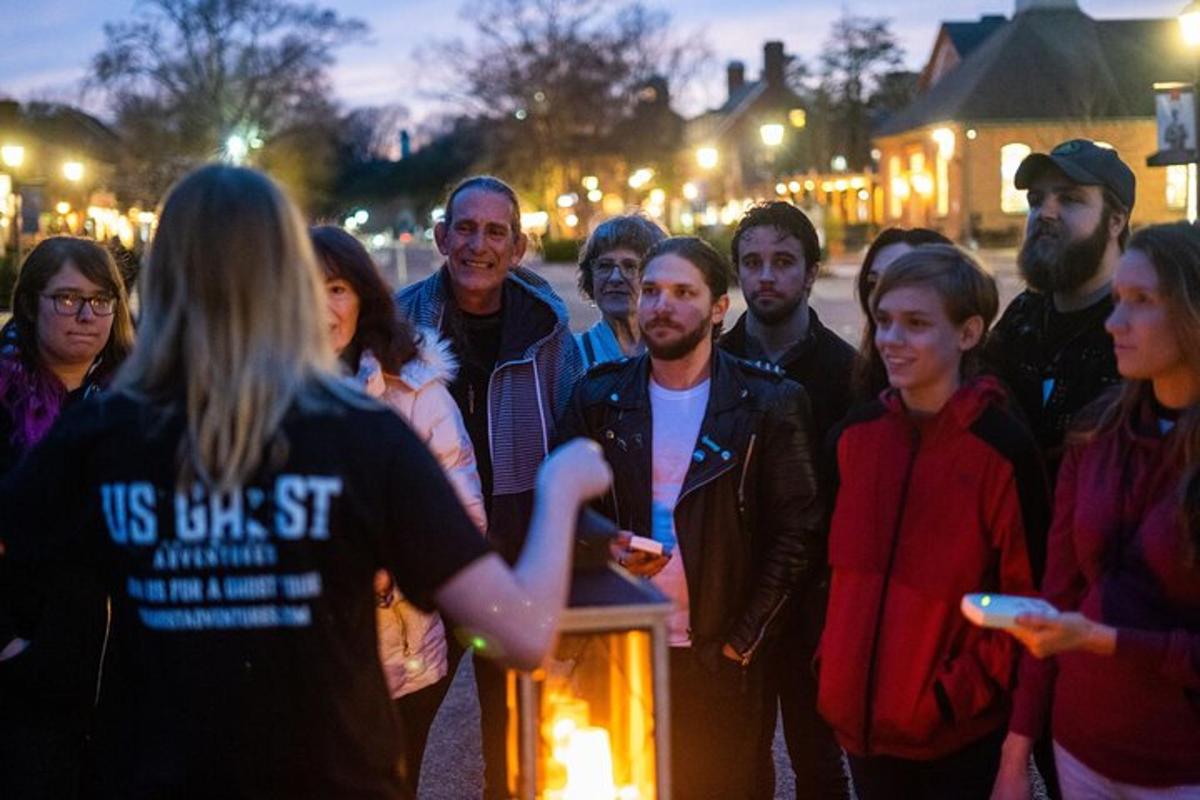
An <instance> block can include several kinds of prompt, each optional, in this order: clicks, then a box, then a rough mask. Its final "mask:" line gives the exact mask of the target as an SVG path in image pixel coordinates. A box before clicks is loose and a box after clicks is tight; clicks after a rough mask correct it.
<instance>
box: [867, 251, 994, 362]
mask: <svg viewBox="0 0 1200 800" xmlns="http://www.w3.org/2000/svg"><path fill="white" fill-rule="evenodd" d="M906 287H924V288H929V289H933V290H934V291H935V292H937V294H938V297H940V298H941V300H942V305H943V307H944V308H945V309H946V316H947V317H949V318H950V321H951V322H952V323H954V324H955V325H962V324H963V323H964V322H966V321H967V320H969V319H970V318H971V317H979V318H980V319H982V320H983V335H982V336H980V337H979V342H978V343H976V345H975V346H974V347H973V348H971V349H970V350H968V351H967V352H965V353H963V361H962V371H963V373H964V374H968V375H969V374H971V373H972V372H973V371H974V370H975V369H976V368H977V367H978V360H979V353H980V352H981V351H982V350H983V343H984V341H985V340H986V339H987V331H988V328H990V327H991V326H992V322H993V321H995V319H996V314H997V313H999V311H1000V292H999V290H997V288H996V279H995V278H993V277H992V276H991V275H989V274H988V272H987V270H985V269H984V268H983V267H981V266H980V265H979V262H978V261H976V260H975V259H974V257H972V256H971V255H970V254H969V253H967V251H965V250H963V249H962V248H961V247H956V246H955V245H952V244H923V245H920V246H918V247H917V248H916V249H914V250H913V251H912V252H911V253H905V254H904V255H902V256H900V257H899V258H898V259H896V261H895V262H894V263H893V264H892V265H891V266H890V267H888V270H887V272H885V273H883V275H881V276H880V278H879V283H878V284H876V286H875V291H873V292H871V312H872V314H874V313H875V312H876V311H878V310H879V301H880V300H881V299H883V297H884V296H885V295H886V294H887V293H888V292H891V291H894V290H896V289H902V288H906Z"/></svg>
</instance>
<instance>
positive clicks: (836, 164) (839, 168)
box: [829, 156, 850, 172]
mask: <svg viewBox="0 0 1200 800" xmlns="http://www.w3.org/2000/svg"><path fill="white" fill-rule="evenodd" d="M849 166H850V165H849V163H847V161H846V157H845V156H834V157H833V158H831V159H829V167H830V169H832V170H833V171H834V172H845V171H846V170H847V169H848V168H849Z"/></svg>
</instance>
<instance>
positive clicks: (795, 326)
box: [720, 200, 856, 800]
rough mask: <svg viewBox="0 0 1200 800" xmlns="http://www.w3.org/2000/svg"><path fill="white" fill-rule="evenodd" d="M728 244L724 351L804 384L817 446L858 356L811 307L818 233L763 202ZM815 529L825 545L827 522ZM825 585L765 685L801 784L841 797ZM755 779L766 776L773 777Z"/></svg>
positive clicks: (779, 206)
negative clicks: (821, 704)
mask: <svg viewBox="0 0 1200 800" xmlns="http://www.w3.org/2000/svg"><path fill="white" fill-rule="evenodd" d="M731 249H732V251H733V252H732V255H733V264H734V267H735V268H736V269H737V275H738V281H739V282H740V283H741V286H742V293H743V294H744V295H745V297H746V305H747V311H746V313H745V314H743V315H742V318H741V319H739V320H738V321H737V324H736V325H734V326H733V329H732V330H730V331H729V332H728V333H727V334H725V335H724V336H723V337H722V338H721V342H720V345H721V348H722V349H724V350H726V351H727V352H729V353H732V354H733V355H736V356H739V357H741V358H744V359H748V360H750V361H758V362H762V363H764V364H769V365H771V366H774V367H778V368H779V369H780V370H782V371H783V373H784V374H786V375H787V376H788V377H789V378H791V379H792V380H794V381H796V382H797V383H799V384H800V385H802V386H803V387H804V389H805V391H806V392H807V394H808V397H809V401H810V402H811V404H812V411H813V414H812V417H813V440H814V441H815V442H817V443H818V446H820V444H821V443H823V442H824V441H825V437H826V435H827V434H828V433H829V430H830V429H831V428H832V427H833V426H834V425H836V424H837V423H838V421H840V420H841V419H842V417H844V416H845V415H846V412H847V411H848V410H849V408H850V404H851V391H850V380H851V374H852V373H853V371H854V361H855V358H856V354H855V350H854V348H853V347H851V346H850V345H849V344H847V343H846V342H845V341H844V340H843V339H842V338H841V337H839V336H838V335H837V334H836V333H834V332H833V331H831V330H829V328H827V327H825V325H824V324H822V322H821V319H820V317H818V316H817V312H816V310H815V309H813V308H812V307H811V306H809V304H808V300H809V296H810V295H811V293H812V287H813V282H814V281H815V280H816V278H817V273H818V272H819V271H820V268H821V246H820V243H819V241H818V239H817V231H816V229H815V228H814V227H813V224H812V222H811V221H809V219H808V217H807V216H806V215H805V214H804V212H803V211H801V210H800V209H799V208H796V206H794V205H792V204H791V203H785V202H783V201H778V200H777V201H771V202H766V203H761V204H759V205H757V206H754V207H752V208H751V209H750V210H748V211H747V212H746V214H745V216H743V217H742V219H741V221H739V222H738V225H737V229H736V230H735V231H734V235H733V242H732V246H731ZM817 477H818V484H819V488H820V489H821V491H822V493H823V494H824V495H826V503H825V507H826V508H832V502H831V500H832V497H831V495H832V487H831V485H830V484H831V481H830V480H829V479H828V476H823V475H821V474H820V471H818V476H817ZM821 531H822V534H823V536H822V538H821V542H822V543H824V537H825V535H827V534H828V526H827V525H824V526H823V527H822V529H821ZM823 563H824V557H823V556H822V564H823ZM828 591H829V582H828V577H827V576H825V575H824V574H822V576H821V578H820V579H819V580H814V581H812V582H810V584H809V585H808V586H806V587H803V588H802V589H801V591H800V592H799V593H798V594H797V596H796V597H795V598H794V600H793V601H792V603H791V604H790V606H789V608H788V610H787V612H786V613H787V619H786V620H785V624H784V625H783V633H782V635H781V637H780V641H779V642H778V644H777V646H776V647H775V648H774V650H773V652H771V653H769V654H768V658H769V659H770V661H771V665H772V669H771V670H770V687H771V688H770V691H771V693H772V698H774V696H775V694H778V697H779V705H780V710H781V712H782V714H783V732H784V738H785V740H786V742H787V749H788V756H789V758H790V759H791V762H792V769H793V770H794V771H795V773H796V783H797V785H802V786H805V787H807V789H808V790H809V791H810V792H812V793H813V794H812V796H813V797H820V798H826V799H827V800H841V798H847V797H849V788H848V787H847V785H846V773H845V770H844V769H843V767H842V751H841V748H839V747H838V745H837V742H836V741H834V738H833V732H832V731H830V730H829V726H828V725H827V724H826V723H825V720H823V719H821V716H820V715H819V714H817V694H816V692H817V685H816V683H817V682H816V677H815V676H814V675H813V671H812V669H811V668H810V665H811V664H812V659H813V651H814V650H815V648H816V646H817V641H818V640H819V639H820V638H821V628H822V626H823V624H824V619H825V603H826V600H827V597H828ZM771 705H772V706H774V702H773V699H772V702H771ZM764 721H765V722H766V723H767V724H766V725H765V726H764V728H763V731H762V734H761V735H762V736H763V737H765V738H766V739H767V740H768V741H770V740H771V739H773V738H774V735H775V719H774V716H773V715H772V716H771V718H770V719H768V720H764ZM760 777H761V779H762V780H766V781H769V780H770V775H769V774H765V775H762V776H760Z"/></svg>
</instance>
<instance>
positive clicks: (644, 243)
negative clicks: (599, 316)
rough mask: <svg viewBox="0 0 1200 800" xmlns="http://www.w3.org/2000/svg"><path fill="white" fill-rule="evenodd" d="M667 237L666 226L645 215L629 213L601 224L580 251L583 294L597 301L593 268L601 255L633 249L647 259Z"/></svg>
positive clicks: (581, 288)
mask: <svg viewBox="0 0 1200 800" xmlns="http://www.w3.org/2000/svg"><path fill="white" fill-rule="evenodd" d="M666 238H667V232H666V231H664V230H663V229H662V226H661V225H659V224H658V223H657V222H655V221H654V220H652V219H650V218H649V217H646V216H643V215H642V214H625V215H623V216H620V217H613V218H612V219H607V220H605V221H604V222H601V223H600V224H599V225H597V226H596V230H594V231H592V235H591V236H589V237H588V238H587V241H586V242H584V245H583V247H582V248H580V250H579V291H580V292H581V293H582V294H583V295H584V296H585V297H587V298H588V299H589V300H594V299H596V298H595V296H594V295H593V293H592V283H593V281H592V267H593V266H594V264H595V262H596V259H597V258H599V257H600V256H602V255H604V254H605V253H611V252H612V251H613V250H632V251H633V252H635V253H637V254H638V256H640V257H642V258H644V257H645V255H646V253H647V252H648V251H649V250H650V248H651V247H653V246H654V245H656V244H658V243H659V242H661V241H662V240H663V239H666ZM642 263H643V265H644V264H645V263H646V262H645V261H643V262H642Z"/></svg>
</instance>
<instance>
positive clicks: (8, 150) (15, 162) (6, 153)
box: [0, 144, 25, 169]
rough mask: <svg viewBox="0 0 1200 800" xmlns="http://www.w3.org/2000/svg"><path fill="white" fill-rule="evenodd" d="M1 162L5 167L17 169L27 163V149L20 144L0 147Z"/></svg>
mask: <svg viewBox="0 0 1200 800" xmlns="http://www.w3.org/2000/svg"><path fill="white" fill-rule="evenodd" d="M0 161H3V162H4V166H6V167H11V168H12V169H16V168H17V167H19V166H21V165H22V164H24V163H25V148H24V147H22V146H21V145H19V144H6V145H4V146H3V147H0Z"/></svg>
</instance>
